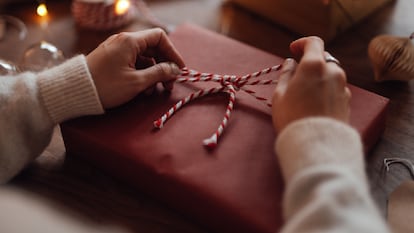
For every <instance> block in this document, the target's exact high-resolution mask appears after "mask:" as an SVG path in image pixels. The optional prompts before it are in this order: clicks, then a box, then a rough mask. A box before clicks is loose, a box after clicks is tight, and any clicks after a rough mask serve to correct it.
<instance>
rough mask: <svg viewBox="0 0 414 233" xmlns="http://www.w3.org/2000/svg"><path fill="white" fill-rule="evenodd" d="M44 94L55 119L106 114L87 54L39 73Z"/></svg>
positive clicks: (47, 107) (41, 92)
mask: <svg viewBox="0 0 414 233" xmlns="http://www.w3.org/2000/svg"><path fill="white" fill-rule="evenodd" d="M38 85H39V88H40V95H41V97H42V99H43V101H44V104H45V106H46V109H47V111H48V113H49V115H50V117H51V118H52V120H53V122H54V123H56V124H58V123H61V122H63V121H65V120H68V119H71V118H75V117H79V116H83V115H96V114H102V113H104V109H103V107H102V104H101V102H100V100H99V96H98V93H97V90H96V87H95V84H94V82H93V80H92V77H91V74H90V72H89V69H88V66H87V63H86V59H85V56H83V55H79V56H76V57H74V58H72V59H70V60H68V61H66V62H65V63H63V64H61V65H59V66H56V67H54V68H51V69H49V70H47V71H44V72H41V73H40V74H39V79H38Z"/></svg>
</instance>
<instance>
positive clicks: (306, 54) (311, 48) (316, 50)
mask: <svg viewBox="0 0 414 233" xmlns="http://www.w3.org/2000/svg"><path fill="white" fill-rule="evenodd" d="M290 50H291V51H292V53H293V54H294V55H295V56H298V57H299V58H301V60H302V59H305V60H319V61H321V60H323V59H324V52H325V48H324V43H323V40H322V39H320V38H319V37H316V36H310V37H304V38H301V39H299V40H296V41H294V42H292V43H291V44H290Z"/></svg>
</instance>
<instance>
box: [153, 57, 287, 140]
mask: <svg viewBox="0 0 414 233" xmlns="http://www.w3.org/2000/svg"><path fill="white" fill-rule="evenodd" d="M281 67H282V66H281V65H276V66H273V67H270V68H266V69H263V70H261V71H257V72H254V73H251V74H246V75H244V76H237V75H220V74H212V73H201V72H198V71H195V70H189V69H188V68H183V69H182V70H181V74H180V75H178V77H177V80H176V82H177V83H185V82H208V81H212V82H218V83H220V84H221V86H219V87H214V88H210V89H203V90H199V91H197V92H194V93H191V94H190V95H188V96H187V97H185V98H183V99H181V100H180V101H178V102H177V103H176V104H175V105H174V106H173V107H171V108H170V109H169V110H168V111H167V112H166V113H165V114H164V115H162V116H161V117H160V118H159V119H158V120H156V121H154V126H155V127H156V128H158V129H161V128H162V127H163V126H164V124H165V122H166V121H167V120H168V119H169V118H170V117H171V116H172V115H173V114H174V113H175V112H177V111H178V110H179V109H180V108H181V107H183V106H184V105H185V104H187V103H189V102H190V101H192V100H194V99H197V98H200V97H203V96H206V95H210V94H214V93H218V92H226V93H228V94H229V95H230V99H229V103H228V105H227V109H226V113H225V114H224V118H223V120H222V122H221V124H220V125H219V127H218V129H217V130H216V132H215V133H214V134H213V135H212V136H211V137H209V138H206V139H204V141H203V144H204V145H205V146H206V147H208V148H214V147H216V146H217V141H218V139H219V138H220V136H221V135H222V134H223V132H224V129H225V128H226V126H227V124H228V121H229V119H230V115H231V113H232V111H233V107H234V103H235V101H236V92H237V91H239V90H242V91H244V92H246V93H248V94H250V95H251V96H253V97H254V98H256V99H257V100H260V101H262V102H264V103H266V105H267V106H269V107H271V106H272V105H271V103H270V102H269V101H268V99H267V98H264V97H261V96H258V95H257V94H256V92H255V91H253V90H250V89H248V88H247V87H246V85H251V86H254V85H270V84H276V83H277V79H275V80H273V79H268V80H251V79H253V78H257V77H259V76H263V75H266V74H269V73H271V72H275V71H279V70H280V69H281Z"/></svg>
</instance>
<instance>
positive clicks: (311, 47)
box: [272, 37, 351, 131]
mask: <svg viewBox="0 0 414 233" xmlns="http://www.w3.org/2000/svg"><path fill="white" fill-rule="evenodd" d="M290 49H291V51H292V53H293V54H294V56H298V57H300V62H299V64H297V63H296V62H295V61H294V60H293V59H286V61H285V62H284V64H283V67H282V71H281V75H280V79H279V83H278V85H277V87H276V89H275V92H274V95H273V109H272V116H273V124H274V127H275V129H276V131H281V130H282V129H283V128H285V127H286V126H287V125H288V124H289V123H291V122H293V121H295V120H299V119H302V118H305V117H311V116H326V117H332V118H335V119H337V120H340V121H343V122H348V118H349V114H350V109H349V101H350V98H351V92H350V90H349V89H348V87H347V86H346V74H345V72H344V71H343V70H342V68H341V67H340V66H339V65H338V64H335V63H334V62H327V61H326V60H325V58H326V56H327V55H328V53H327V52H325V49H324V43H323V41H322V40H321V39H320V38H318V37H305V38H302V39H299V40H297V41H294V42H293V43H292V44H291V45H290Z"/></svg>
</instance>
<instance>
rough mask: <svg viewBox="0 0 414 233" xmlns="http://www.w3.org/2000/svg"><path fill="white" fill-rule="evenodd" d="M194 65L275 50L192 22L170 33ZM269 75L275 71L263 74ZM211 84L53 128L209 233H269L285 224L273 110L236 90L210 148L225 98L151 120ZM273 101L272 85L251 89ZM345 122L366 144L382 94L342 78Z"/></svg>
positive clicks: (74, 147) (249, 59)
mask: <svg viewBox="0 0 414 233" xmlns="http://www.w3.org/2000/svg"><path fill="white" fill-rule="evenodd" d="M170 37H171V39H172V41H173V42H174V44H175V46H176V47H177V48H178V50H179V51H180V53H181V54H182V56H183V57H184V60H185V62H186V65H187V66H188V67H189V68H191V69H195V70H199V71H201V72H209V73H219V74H237V75H243V74H247V73H252V72H255V71H258V70H261V69H263V68H267V67H271V66H273V65H276V64H280V63H282V62H283V59H281V58H280V57H277V56H274V55H271V54H269V53H266V52H263V51H260V50H258V49H255V48H253V47H250V46H247V45H245V44H242V43H240V42H237V41H235V40H232V39H229V38H227V37H224V36H222V35H219V34H216V33H214V32H210V31H207V30H205V29H201V28H198V27H196V26H192V25H183V26H180V27H178V28H177V29H176V31H174V32H173V33H172V34H171V35H170ZM266 77H267V78H275V74H270V75H268V76H266ZM217 85H218V84H217V83H195V84H176V85H175V88H174V90H173V91H172V92H171V93H167V92H158V93H156V94H154V95H152V96H149V97H148V96H138V97H137V98H136V99H134V100H133V101H131V102H129V103H127V104H126V105H124V106H121V107H119V108H116V109H113V110H110V111H108V112H107V113H106V114H105V115H102V116H91V117H83V118H78V119H74V120H71V121H68V122H65V123H64V124H62V125H61V129H62V135H63V138H64V142H65V145H66V150H67V153H68V154H70V155H72V154H73V155H77V156H81V157H83V158H86V159H87V160H89V161H90V162H92V163H94V164H96V165H97V166H99V167H101V168H102V169H104V170H106V171H107V172H109V173H111V174H113V175H114V176H116V177H119V178H120V179H122V180H125V181H127V182H129V183H130V184H131V185H132V186H135V187H137V188H139V189H141V190H143V191H145V192H147V193H149V194H150V195H152V196H154V197H156V198H158V199H159V200H161V201H163V202H165V203H167V204H168V205H170V206H171V207H173V208H175V209H176V210H178V211H180V212H182V213H184V214H186V215H187V216H189V217H190V218H191V219H193V220H195V221H197V222H199V223H201V224H203V225H204V226H206V227H208V228H210V229H211V230H213V231H215V232H240V233H243V232H255V233H271V232H276V231H277V230H278V229H280V227H281V226H282V224H283V220H282V216H281V211H282V210H281V202H282V193H283V180H282V177H281V174H280V172H279V167H278V164H277V161H276V156H275V154H274V151H273V146H274V141H275V138H276V133H275V132H274V130H273V127H272V119H271V115H270V113H271V109H270V108H269V107H267V106H266V105H265V104H263V103H262V102H260V101H258V100H256V99H255V98H253V97H251V96H249V95H248V94H246V93H243V92H242V91H240V92H238V93H237V95H236V104H235V107H234V108H235V109H234V111H233V113H232V116H231V118H230V121H229V125H228V128H226V129H225V131H224V134H223V135H222V137H221V138H220V139H219V142H218V146H217V147H216V148H215V149H214V150H207V149H206V148H205V147H203V145H202V141H203V139H205V138H207V137H209V136H211V134H212V133H213V132H215V130H216V129H217V126H218V125H219V124H220V122H221V120H222V118H223V116H224V112H225V109H226V106H227V103H228V95H226V94H214V95H210V96H206V97H203V98H201V99H198V100H195V101H192V102H191V103H189V104H188V105H186V106H184V107H183V108H182V109H181V110H179V111H178V112H177V113H176V114H175V115H174V116H173V117H172V118H171V119H169V120H168V121H167V122H166V124H165V125H164V128H162V129H161V130H156V129H154V127H153V121H154V120H156V119H158V118H159V117H160V116H161V115H162V114H164V113H165V112H166V111H167V110H168V109H169V108H170V107H171V106H173V105H174V104H175V103H176V102H177V101H178V100H180V99H181V98H183V97H185V96H187V95H188V94H189V93H191V92H194V91H195V90H198V88H206V87H213V86H217ZM252 89H254V90H256V91H258V93H259V94H260V95H261V96H264V97H268V98H269V99H271V95H272V92H273V89H274V85H271V86H260V87H254V88H252ZM350 89H351V91H352V94H353V99H352V103H351V107H352V114H351V124H352V125H353V126H354V127H356V128H357V130H358V131H359V132H360V133H361V136H362V138H363V141H364V144H365V146H366V148H367V149H369V148H372V146H373V145H374V144H375V142H376V141H377V139H378V138H379V137H380V135H381V133H382V131H383V129H384V125H385V122H384V121H385V109H386V106H387V103H388V100H387V99H386V98H384V97H381V96H378V95H376V94H374V93H371V92H368V91H365V90H362V89H360V88H357V87H354V86H352V85H350Z"/></svg>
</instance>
